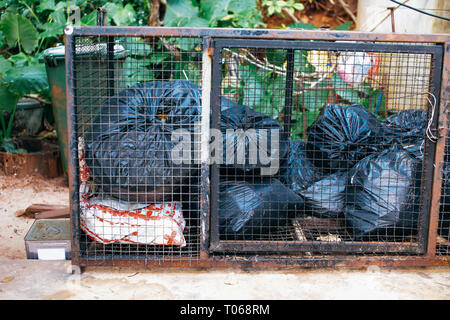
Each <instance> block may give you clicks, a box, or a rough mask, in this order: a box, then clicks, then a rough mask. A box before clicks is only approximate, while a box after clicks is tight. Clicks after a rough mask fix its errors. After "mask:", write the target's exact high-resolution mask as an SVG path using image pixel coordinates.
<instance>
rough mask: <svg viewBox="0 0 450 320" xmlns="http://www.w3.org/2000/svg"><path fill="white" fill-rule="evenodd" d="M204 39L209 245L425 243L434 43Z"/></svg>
mask: <svg viewBox="0 0 450 320" xmlns="http://www.w3.org/2000/svg"><path fill="white" fill-rule="evenodd" d="M214 50H215V51H214V59H213V60H214V62H213V63H214V68H213V89H212V90H213V116H212V126H213V128H215V129H216V132H215V134H213V136H214V137H215V141H216V143H215V144H213V145H212V146H213V148H212V149H213V150H212V156H211V158H212V159H211V160H212V163H213V168H214V169H213V171H212V181H211V182H212V184H211V192H212V194H211V198H212V203H213V204H215V205H213V206H212V211H211V224H212V233H211V249H212V250H213V251H218V252H228V253H229V252H242V251H249V252H253V251H257V252H266V253H278V254H279V253H281V252H286V251H303V252H309V253H311V252H312V253H318V254H323V253H329V252H355V253H356V252H366V253H402V252H403V253H405V252H409V253H421V252H424V250H425V246H426V236H427V231H428V222H427V221H428V220H427V219H428V216H429V208H430V207H429V205H430V204H429V200H430V194H431V186H430V184H429V182H430V181H431V177H432V171H433V166H432V163H433V159H434V148H435V145H434V143H435V142H436V140H437V137H436V136H435V131H434V130H435V127H436V117H435V111H436V106H437V103H438V100H437V99H438V97H439V86H438V85H436V80H437V79H436V75H437V74H439V73H440V71H439V68H440V66H441V55H442V50H441V48H439V47H438V46H433V45H399V44H368V43H336V42H334V43H332V42H319V41H316V42H312V41H311V42H306V41H282V40H273V41H272V40H244V41H243V40H215V41H214ZM219 149H220V151H218V150H219Z"/></svg>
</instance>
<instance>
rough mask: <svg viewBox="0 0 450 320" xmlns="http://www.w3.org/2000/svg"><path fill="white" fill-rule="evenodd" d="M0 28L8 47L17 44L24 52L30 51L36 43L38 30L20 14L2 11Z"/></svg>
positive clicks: (34, 47)
mask: <svg viewBox="0 0 450 320" xmlns="http://www.w3.org/2000/svg"><path fill="white" fill-rule="evenodd" d="M0 29H1V31H2V32H3V34H4V35H5V38H6V41H7V43H8V46H9V47H10V48H14V47H15V46H16V45H17V44H18V45H19V46H20V47H22V48H23V50H24V51H25V52H26V53H31V52H33V50H34V49H36V47H37V45H38V31H37V30H36V28H35V26H34V25H33V24H32V23H31V21H30V20H28V19H27V18H25V17H23V16H21V15H18V14H12V13H9V12H8V13H4V14H3V15H2V18H1V20H0Z"/></svg>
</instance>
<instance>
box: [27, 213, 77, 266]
mask: <svg viewBox="0 0 450 320" xmlns="http://www.w3.org/2000/svg"><path fill="white" fill-rule="evenodd" d="M25 248H26V251H27V258H28V259H39V260H70V250H71V244H70V219H40V220H36V221H35V222H34V223H33V225H32V226H31V228H30V230H29V231H28V233H27V235H26V236H25Z"/></svg>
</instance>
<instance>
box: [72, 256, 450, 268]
mask: <svg viewBox="0 0 450 320" xmlns="http://www.w3.org/2000/svg"><path fill="white" fill-rule="evenodd" d="M81 266H82V267H121V268H129V267H132V268H147V269H149V268H155V269H158V268H161V267H164V268H165V269H180V270H183V271H185V269H186V268H187V267H188V268H191V269H244V270H267V269H270V270H276V269H283V270H286V269H297V268H346V269H361V268H367V267H370V266H378V267H386V268H415V267H449V266H450V258H448V257H427V256H414V257H402V256H378V257H359V256H332V257H331V256H329V257H323V256H322V257H313V258H311V257H297V258H296V257H289V258H285V259H282V258H280V257H276V259H274V258H273V257H270V256H269V257H267V256H258V257H251V258H248V257H240V256H234V257H210V258H208V259H199V260H187V259H177V260H166V261H160V260H84V259H82V260H81Z"/></svg>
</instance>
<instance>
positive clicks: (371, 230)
mask: <svg viewBox="0 0 450 320" xmlns="http://www.w3.org/2000/svg"><path fill="white" fill-rule="evenodd" d="M418 163H419V162H418V161H417V160H416V159H415V158H414V157H412V156H411V155H410V154H409V153H408V152H407V151H405V150H402V148H401V146H393V147H392V148H391V149H387V150H385V151H383V152H381V153H379V154H372V155H370V156H368V157H366V158H365V159H363V160H361V161H360V162H358V163H357V164H356V165H355V166H354V168H352V169H351V170H350V171H349V175H348V181H347V187H346V189H345V193H346V204H345V208H344V214H345V218H346V222H347V226H348V228H349V231H350V233H352V234H353V235H354V237H355V239H361V238H372V237H375V238H376V239H378V236H380V235H390V236H391V237H390V238H388V239H387V240H389V239H392V240H394V239H395V236H397V235H398V236H405V235H408V234H413V233H414V232H416V228H417V220H418V213H419V208H418V207H419V205H418V204H419V198H420V190H421V188H420V170H418Z"/></svg>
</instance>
